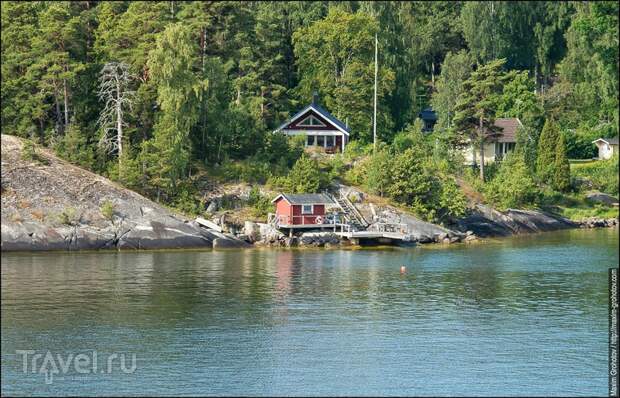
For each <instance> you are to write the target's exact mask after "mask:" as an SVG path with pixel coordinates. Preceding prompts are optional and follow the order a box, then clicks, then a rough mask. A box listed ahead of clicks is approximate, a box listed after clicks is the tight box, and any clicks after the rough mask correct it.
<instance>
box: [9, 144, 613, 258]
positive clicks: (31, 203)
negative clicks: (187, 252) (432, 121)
mask: <svg viewBox="0 0 620 398" xmlns="http://www.w3.org/2000/svg"><path fill="white" fill-rule="evenodd" d="M22 145H23V142H22V140H21V139H19V138H17V137H13V136H8V135H4V134H3V135H2V181H1V182H2V197H1V199H2V214H1V248H2V251H46V250H98V249H115V250H119V249H132V250H135V249H180V248H215V249H219V248H249V247H294V246H299V247H334V246H336V247H340V246H344V245H351V244H352V242H349V241H347V240H346V239H341V238H340V237H339V236H337V235H335V234H333V233H330V232H306V233H303V234H299V235H296V236H292V237H289V236H286V235H284V234H283V233H282V232H280V231H278V230H277V229H275V228H273V227H272V226H271V225H268V224H261V223H255V222H252V221H246V222H245V223H244V225H243V226H241V225H236V224H235V223H232V222H228V221H227V220H226V217H223V216H219V217H218V216H214V218H213V220H212V221H211V222H212V223H213V224H215V227H214V228H211V229H209V228H204V226H201V225H200V224H199V223H197V222H196V221H191V220H187V219H184V218H183V217H182V216H180V215H177V214H174V213H173V212H171V211H170V210H168V209H166V208H165V207H163V206H161V205H158V204H156V203H154V202H152V201H150V200H149V199H147V198H145V197H143V196H141V195H139V194H137V193H136V192H133V191H130V190H128V189H125V188H123V187H121V186H119V185H117V184H115V183H113V182H112V181H110V180H108V179H106V178H104V177H102V176H99V175H97V174H94V173H91V172H89V171H86V170H84V169H81V168H79V167H76V166H73V165H71V164H69V163H68V162H65V161H64V160H61V159H59V158H57V157H56V156H55V155H54V154H52V153H51V152H49V151H48V150H45V149H39V150H38V151H39V157H40V158H42V159H43V160H44V161H37V160H32V159H31V160H27V159H24V158H23V156H22V155H21V154H22V151H21V149H22ZM353 194H354V195H355V196H356V200H355V201H356V202H357V204H356V207H357V208H358V210H359V211H360V213H362V214H363V216H364V218H366V220H367V221H369V223H370V224H371V227H372V225H373V224H374V223H400V224H406V226H407V229H408V231H409V234H410V240H409V241H408V242H405V243H404V244H406V245H412V244H429V243H441V244H452V243H459V242H465V243H469V242H475V241H477V240H479V239H483V238H488V237H500V236H510V235H514V234H521V233H531V232H542V231H552V230H559V229H566V228H600V227H613V226H617V225H618V220H617V219H588V220H584V221H583V222H581V223H575V222H572V221H569V220H566V219H563V218H559V217H556V216H553V215H550V214H547V213H542V212H537V211H527V210H512V209H511V210H508V211H506V212H498V211H497V210H494V209H492V208H490V207H487V206H483V205H477V206H476V207H475V208H474V209H472V212H471V214H470V215H469V216H467V217H465V218H463V219H461V220H459V221H458V222H456V223H455V224H454V225H451V226H450V227H449V228H447V227H442V226H439V225H435V224H431V223H428V222H424V221H422V220H420V219H418V218H416V217H414V216H412V215H410V214H408V213H405V212H403V211H400V210H399V209H396V208H394V207H391V206H381V205H377V204H375V203H372V202H371V201H369V200H365V199H364V196H365V195H364V193H363V192H359V191H358V192H353ZM366 199H367V198H366Z"/></svg>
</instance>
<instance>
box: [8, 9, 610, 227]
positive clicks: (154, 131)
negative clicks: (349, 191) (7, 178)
mask: <svg viewBox="0 0 620 398" xmlns="http://www.w3.org/2000/svg"><path fill="white" fill-rule="evenodd" d="M618 11H619V7H618V3H617V2H612V1H603V2H561V3H558V2H551V1H540V2H525V1H514V2H500V1H492V2H460V1H455V2H415V1H414V2H397V1H395V2H371V1H345V2H328V1H316V2H232V1H220V2H194V1H190V2H177V1H165V2H163V1H161V2H146V1H132V2H130V1H119V2H106V1H74V2H66V1H65V2H51V1H49V2H48V1H40V2H16V1H9V2H3V4H2V15H1V18H2V81H1V83H2V85H1V100H2V132H3V133H9V134H15V135H19V136H22V137H27V138H30V139H32V140H33V141H35V142H37V143H39V144H43V145H45V146H48V147H52V148H54V149H55V150H56V152H57V153H58V154H60V155H61V156H63V157H64V158H66V159H68V160H69V161H71V162H74V163H76V164H79V165H81V166H83V167H87V168H90V169H92V170H94V171H96V172H98V173H101V174H104V175H107V176H109V177H111V178H113V179H116V180H118V181H120V182H121V183H123V184H124V185H126V186H129V187H131V188H133V189H137V190H139V191H140V192H142V193H145V194H147V195H149V196H150V197H152V198H156V199H158V200H162V201H167V202H168V203H171V204H173V203H177V202H179V201H180V203H185V202H186V201H188V200H189V201H191V200H192V199H191V198H192V197H193V196H192V195H193V193H189V192H185V191H188V190H189V191H192V190H194V189H198V188H196V187H195V186H194V185H193V181H194V180H195V178H194V176H196V175H199V174H200V173H201V172H203V171H205V170H206V171H208V172H209V173H211V174H210V175H211V176H220V177H222V178H224V179H228V180H237V181H248V182H255V183H265V182H268V181H271V182H272V183H273V185H274V186H281V187H284V188H288V189H291V190H294V191H298V192H304V191H313V190H316V189H321V188H323V187H324V186H325V185H326V184H327V183H328V182H329V181H328V180H329V178H332V177H334V176H337V175H338V173H339V172H340V171H341V169H340V166H337V165H336V163H334V165H331V166H329V167H327V168H325V167H323V166H322V165H317V164H316V163H313V162H314V160H311V159H310V158H306V157H301V152H302V150H301V149H300V145H299V142H288V141H287V140H286V139H285V138H284V137H282V136H281V135H277V134H272V131H273V130H274V129H275V128H276V127H277V126H278V125H279V124H280V123H282V121H284V120H285V119H286V118H287V117H288V116H290V115H292V114H293V113H294V112H296V111H297V110H298V109H300V108H301V107H303V106H304V105H305V104H307V103H308V102H309V101H310V99H311V94H312V92H314V91H318V93H319V95H320V102H321V103H322V104H323V105H324V106H325V107H326V108H327V109H328V110H330V112H332V113H333V114H334V115H335V116H336V117H338V118H340V119H341V120H343V122H345V123H347V124H348V125H349V127H350V128H351V130H352V133H351V139H352V141H351V142H350V144H349V149H348V150H347V152H348V153H347V154H345V158H346V159H347V160H351V161H354V162H357V163H356V166H354V169H355V168H360V169H363V170H365V171H364V172H361V171H359V170H353V171H352V172H350V173H349V174H350V176H353V177H355V176H357V177H359V178H358V180H359V182H360V183H362V184H363V185H365V186H367V187H368V188H369V189H370V190H372V191H373V192H375V193H377V194H378V195H382V196H389V197H391V198H393V199H394V200H396V201H398V202H401V203H403V204H406V205H408V206H411V207H412V208H415V209H416V210H417V211H420V212H422V213H424V214H426V215H427V216H428V218H429V219H441V218H445V217H448V216H454V215H459V214H462V212H463V209H464V207H465V206H464V201H463V200H462V199H463V197H462V194H461V193H460V190H459V189H458V185H456V183H455V181H456V179H459V178H461V177H462V175H461V174H462V167H461V165H462V161H461V160H460V158H459V156H460V155H459V151H457V148H458V147H459V146H462V145H463V143H464V142H465V141H468V142H474V143H475V144H476V145H480V144H482V143H483V142H484V141H486V140H488V139H489V138H490V137H492V136H493V134H494V129H493V120H494V119H495V118H498V117H519V118H520V120H521V121H522V122H523V125H524V127H523V128H522V129H520V132H519V143H518V145H517V147H518V150H517V152H518V153H519V156H515V157H514V159H511V160H510V161H509V162H508V161H507V162H506V163H505V164H504V165H502V166H501V167H500V169H499V170H498V171H497V172H495V173H490V175H489V176H486V177H485V176H484V170H483V169H481V170H480V174H481V176H482V182H483V183H484V182H485V181H486V182H488V183H491V186H495V187H497V188H498V192H503V191H506V189H505V188H500V187H499V186H500V185H501V184H500V183H499V181H506V182H507V183H508V184H509V186H514V187H515V188H521V187H524V188H529V187H531V184H530V181H529V180H527V178H526V176H527V175H529V176H535V178H533V180H534V182H535V183H541V184H546V185H549V186H551V187H552V188H554V189H558V190H567V189H569V187H570V185H571V184H570V170H569V168H568V158H569V157H570V158H589V157H592V156H595V154H596V152H595V147H594V146H593V145H592V143H591V141H592V140H593V139H595V138H598V137H600V136H606V137H613V136H615V135H617V134H618V73H617V72H618V58H619V57H618ZM375 37H377V39H378V43H379V76H378V113H377V128H378V137H379V139H380V140H381V141H382V142H383V143H384V145H383V146H381V145H379V149H378V150H377V151H376V153H374V155H372V156H369V148H370V146H369V144H371V142H372V137H373V135H372V104H373V101H372V98H373V83H374V82H373V79H374V45H375ZM114 76H123V79H122V84H121V85H119V86H118V87H117V88H115V87H114V86H115V83H114V82H116V80H114V79H115V77H114ZM106 84H107V86H106ZM117 103H121V105H120V106H118V107H116V106H115V104H117ZM431 105H432V106H433V107H434V108H435V110H436V111H437V115H438V123H437V125H436V128H435V132H434V133H433V134H431V136H429V137H424V136H423V135H422V134H419V130H420V124H419V122H417V123H416V118H417V117H418V114H419V112H420V111H421V110H422V109H424V108H426V107H428V106H431ZM545 120H553V121H554V125H555V127H553V129H552V131H549V127H545V129H543V124H544V123H545ZM416 126H417V127H416ZM541 129H542V134H541ZM560 139H561V142H560ZM564 148H566V149H564ZM560 152H562V153H560ZM358 166H359V167H358ZM508 167H516V170H515V173H514V174H513V175H511V173H510V171H509V170H506V169H507V168H508ZM291 168H292V170H291ZM319 169H320V170H321V172H320V173H319V172H318V171H317V170H319ZM491 171H492V170H489V172H491ZM533 173H536V174H533ZM316 174H319V175H318V176H317V175H316ZM494 179H499V180H496V182H495V183H493V181H494ZM353 180H355V178H353ZM476 184H477V183H476ZM481 189H482V188H481ZM489 189H490V188H489ZM484 190H485V191H487V189H486V188H485V189H484ZM506 192H507V193H506V195H508V191H506ZM497 195H501V194H499V193H498V194H492V195H490V196H489V195H487V196H489V197H492V198H493V200H494V201H496V202H499V203H502V204H504V205H510V206H516V205H520V204H523V203H525V202H527V201H528V200H530V198H531V197H532V195H526V194H523V195H520V196H515V199H514V200H511V201H509V202H506V201H505V200H504V199H501V198H498V197H497ZM534 196H535V195H534ZM257 203H258V202H257Z"/></svg>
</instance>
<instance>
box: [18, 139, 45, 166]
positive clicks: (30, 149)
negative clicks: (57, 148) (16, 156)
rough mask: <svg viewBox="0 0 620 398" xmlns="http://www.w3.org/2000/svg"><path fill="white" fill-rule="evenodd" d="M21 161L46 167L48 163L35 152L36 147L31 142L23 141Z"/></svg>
mask: <svg viewBox="0 0 620 398" xmlns="http://www.w3.org/2000/svg"><path fill="white" fill-rule="evenodd" d="M21 156H22V159H24V160H28V161H31V162H35V163H39V164H43V165H47V164H49V161H48V160H47V159H46V158H44V157H43V156H41V155H40V154H39V152H38V151H37V147H36V145H35V144H34V142H32V141H31V140H26V139H25V140H24V143H23V145H22V151H21Z"/></svg>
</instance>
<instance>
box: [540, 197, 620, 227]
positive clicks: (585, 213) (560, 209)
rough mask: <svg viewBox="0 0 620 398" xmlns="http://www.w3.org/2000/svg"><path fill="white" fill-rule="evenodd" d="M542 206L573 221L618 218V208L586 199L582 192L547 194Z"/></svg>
mask: <svg viewBox="0 0 620 398" xmlns="http://www.w3.org/2000/svg"><path fill="white" fill-rule="evenodd" d="M542 202H543V203H542V205H541V208H542V209H543V210H545V211H547V212H550V213H553V214H557V215H559V216H562V217H565V218H568V219H569V220H573V221H581V220H584V219H586V218H591V217H596V218H617V217H618V208H617V207H611V206H607V205H605V204H603V203H597V202H593V201H590V200H588V199H586V198H585V197H584V196H583V195H581V194H560V193H557V192H554V193H552V194H545V196H544V197H543V199H542Z"/></svg>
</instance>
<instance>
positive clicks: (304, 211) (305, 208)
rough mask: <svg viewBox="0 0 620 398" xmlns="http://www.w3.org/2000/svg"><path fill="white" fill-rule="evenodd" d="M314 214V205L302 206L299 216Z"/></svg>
mask: <svg viewBox="0 0 620 398" xmlns="http://www.w3.org/2000/svg"><path fill="white" fill-rule="evenodd" d="M312 213H314V205H302V206H301V214H312Z"/></svg>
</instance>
